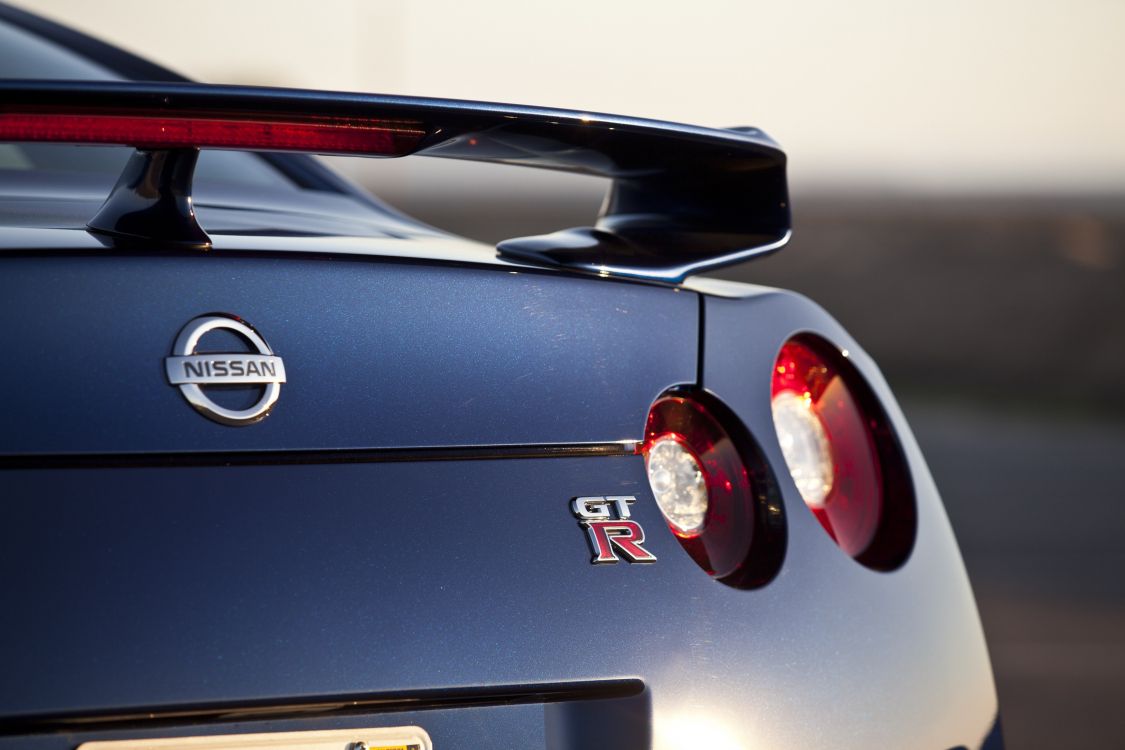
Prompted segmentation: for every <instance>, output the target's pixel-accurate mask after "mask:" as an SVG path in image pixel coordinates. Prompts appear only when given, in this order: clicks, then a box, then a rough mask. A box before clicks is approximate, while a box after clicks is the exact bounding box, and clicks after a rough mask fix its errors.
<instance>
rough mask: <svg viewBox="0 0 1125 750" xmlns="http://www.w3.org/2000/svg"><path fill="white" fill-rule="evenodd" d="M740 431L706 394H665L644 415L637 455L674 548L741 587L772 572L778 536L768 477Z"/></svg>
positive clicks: (779, 517)
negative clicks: (677, 544) (642, 461)
mask: <svg viewBox="0 0 1125 750" xmlns="http://www.w3.org/2000/svg"><path fill="white" fill-rule="evenodd" d="M726 425H730V429H728V428H727V426H726ZM740 426H741V423H739V422H738V420H737V419H735V418H734V417H733V415H731V414H730V413H729V412H728V411H727V410H726V409H725V407H723V406H722V404H720V403H719V402H718V401H717V400H715V399H714V398H712V397H710V396H708V395H706V394H703V393H695V392H691V393H674V394H670V395H667V396H664V397H662V398H660V399H659V400H657V402H656V403H655V404H653V406H652V409H651V410H650V411H649V416H648V425H647V429H646V433H645V443H644V446H643V447H642V453H643V454H644V457H645V466H646V469H647V471H648V480H649V486H650V487H651V488H652V494H653V497H654V498H655V499H656V503H657V505H658V506H659V507H660V511H661V513H663V514H664V519H665V521H667V523H668V527H669V528H670V529H671V530H672V532H673V533H674V534H675V535H676V538H677V539H678V540H679V542H680V544H681V545H683V547H684V549H685V550H687V552H688V554H689V555H691V557H692V559H694V560H695V562H696V563H698V564H699V566H700V567H701V568H703V569H704V570H705V571H707V573H709V574H710V575H712V576H713V577H715V578H718V579H720V580H722V581H723V582H725V583H729V584H731V585H734V586H738V587H744V588H749V587H753V586H758V585H761V584H762V583H765V582H766V581H768V580H769V579H770V578H772V577H773V575H774V573H776V570H777V567H778V566H779V565H780V560H781V555H782V553H783V552H784V543H785V533H784V518H783V514H782V512H781V505H780V501H779V499H778V495H777V493H776V487H775V483H774V482H773V478H772V475H770V473H769V471H768V469H767V468H766V464H765V461H764V459H763V458H762V457H761V453H760V452H759V451H758V449H757V447H756V446H755V445H754V444H753V441H752V440H751V439H750V437H749V435H747V434H745V430H740V429H738V428H739V427H740ZM732 433H733V434H732Z"/></svg>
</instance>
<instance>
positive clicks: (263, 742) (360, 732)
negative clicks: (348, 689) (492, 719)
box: [78, 727, 433, 750]
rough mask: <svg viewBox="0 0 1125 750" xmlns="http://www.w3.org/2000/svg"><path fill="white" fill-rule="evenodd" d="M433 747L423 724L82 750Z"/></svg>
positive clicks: (94, 745) (113, 743)
mask: <svg viewBox="0 0 1125 750" xmlns="http://www.w3.org/2000/svg"><path fill="white" fill-rule="evenodd" d="M251 748H253V750H433V745H432V744H431V743H430V735H428V734H426V731H425V730H424V729H422V728H421V727H379V728H376V729H331V730H327V731H316V732H269V733H266V734H216V735H207V736H195V737H165V738H161V739H152V740H106V741H102V740H99V741H98V742H84V743H82V744H81V745H79V746H78V750H250V749H251Z"/></svg>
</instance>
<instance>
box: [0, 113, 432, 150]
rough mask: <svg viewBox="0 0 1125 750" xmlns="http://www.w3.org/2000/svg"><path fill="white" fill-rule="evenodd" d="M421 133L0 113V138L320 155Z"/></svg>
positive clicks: (333, 121)
mask: <svg viewBox="0 0 1125 750" xmlns="http://www.w3.org/2000/svg"><path fill="white" fill-rule="evenodd" d="M425 134H426V131H425V130H424V129H423V128H422V127H421V124H420V123H417V122H409V121H407V122H399V121H388V120H368V119H361V118H345V117H338V118H333V117H317V118H307V117H306V118H302V117H299V116H296V117H295V116H293V115H284V114H283V115H278V116H277V117H276V118H273V117H272V116H269V115H265V116H263V115H262V114H255V116H254V118H253V119H241V118H237V117H229V116H216V115H214V114H207V113H200V114H198V115H177V116H166V115H165V116H151V115H144V114H105V113H99V112H89V113H76V112H75V111H74V110H73V109H72V110H68V111H67V112H65V113H63V112H52V111H40V112H0V141H46V142H55V143H84V144H98V145H122V146H136V147H138V148H144V149H164V148H193V147H194V148H219V149H238V150H253V151H306V152H314V153H321V154H366V155H370V156H403V155H406V154H409V153H412V152H413V151H414V150H415V149H416V148H417V146H418V144H419V142H421V140H422V137H423V136H424V135H425Z"/></svg>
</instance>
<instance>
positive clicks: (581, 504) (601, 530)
mask: <svg viewBox="0 0 1125 750" xmlns="http://www.w3.org/2000/svg"><path fill="white" fill-rule="evenodd" d="M635 502H637V498H635V497H633V496H632V495H610V496H596V497H576V498H574V499H573V500H572V501H571V502H570V509H571V510H572V511H574V515H575V516H577V517H578V525H579V526H581V527H582V528H584V529H586V534H587V536H588V537H589V539H590V551H591V552H592V553H593V554H594V557H593V558H592V559H591V560H590V562H592V563H593V564H594V565H602V564H605V563H615V562H617V561H618V560H620V559H621V557H623V558H625V560H626V562H631V563H651V562H656V555H654V554H652V553H651V552H649V551H648V550H647V549H645V548H644V547H643V546H641V545H643V544H644V541H645V531H644V529H642V528H641V525H640V524H639V523H637V522H636V521H633V520H630V515H631V514H630V512H629V506H630V505H632V504H633V503H635ZM615 516H616V517H615ZM618 553H620V555H621V557H618Z"/></svg>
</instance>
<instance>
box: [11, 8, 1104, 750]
mask: <svg viewBox="0 0 1125 750" xmlns="http://www.w3.org/2000/svg"><path fill="white" fill-rule="evenodd" d="M20 4H21V5H23V6H24V7H26V8H27V9H29V10H32V11H35V12H39V13H41V14H44V15H47V16H49V17H53V18H55V19H57V20H60V21H63V22H65V23H67V24H70V25H73V26H76V27H78V28H80V29H82V30H85V31H87V32H90V33H93V34H95V35H96V36H100V37H102V38H104V39H106V40H108V41H110V42H114V43H117V44H119V45H121V46H123V47H125V48H127V49H130V50H132V51H135V52H137V53H139V54H141V55H143V56H145V57H148V58H150V59H153V60H155V61H157V62H160V63H163V64H165V65H167V66H168V67H171V68H173V69H175V70H177V71H179V72H181V73H184V74H186V75H188V76H191V77H193V78H196V79H199V80H203V81H208V82H223V83H255V84H268V85H280V86H296V87H310V88H324V89H342V90H360V91H377V92H385V93H409V94H418V95H428V96H443V97H456V98H468V99H485V100H496V101H509V102H519V103H526V104H544V105H552V106H559V107H567V108H572V109H578V110H583V111H608V112H615V113H623V114H630V115H637V116H647V117H656V118H662V119H671V120H681V121H687V122H692V123H697V124H704V125H715V126H730V125H756V126H759V127H762V128H764V129H765V130H766V131H767V132H769V133H770V134H771V135H772V136H773V137H774V138H776V139H777V140H778V141H780V143H781V144H782V145H783V146H784V147H785V148H786V150H787V151H788V152H789V154H790V160H791V161H790V165H791V171H790V175H791V187H792V194H793V201H792V202H793V207H794V213H795V233H794V240H793V243H792V244H791V245H790V246H789V247H788V248H787V249H786V250H784V251H783V252H781V253H780V254H778V255H776V256H773V257H771V258H769V259H765V260H762V261H758V262H754V263H751V264H748V265H745V266H741V267H737V268H734V269H731V270H729V271H725V272H723V273H722V274H718V275H721V276H724V277H726V278H734V279H738V280H742V281H750V282H754V283H759V284H767V285H776V286H784V287H788V288H792V289H796V290H799V291H801V292H804V293H805V294H807V295H809V296H811V297H812V298H814V299H816V300H817V301H819V302H820V303H821V304H823V305H824V306H825V307H827V308H828V309H829V310H830V311H831V312H832V313H833V314H834V315H836V316H837V317H838V318H839V319H840V320H841V321H842V322H843V324H844V325H845V326H846V327H847V328H849V329H850V330H851V332H852V333H853V334H854V335H855V337H856V338H857V339H858V340H859V341H860V342H861V343H862V344H863V345H864V346H865V347H866V348H867V349H868V350H869V351H870V352H871V353H872V354H873V355H874V357H875V358H876V360H877V361H879V362H880V363H881V365H882V367H883V369H884V371H885V373H886V374H887V377H888V379H889V380H890V382H891V385H892V386H893V387H894V388H895V389H896V391H897V392H898V394H899V395H900V397H901V399H902V401H903V405H904V409H905V410H906V412H907V415H908V417H910V419H911V421H912V424H913V426H914V428H915V431H916V434H917V437H918V439H919V441H920V442H921V444H922V447H923V449H924V450H925V451H926V453H927V456H928V458H929V460H930V463H931V468H932V470H933V473H934V475H935V477H936V479H937V482H938V485H939V487H940V488H941V490H942V492H943V495H944V498H945V502H946V505H947V508H948V511H949V515H950V517H951V518H952V521H953V524H954V526H955V528H956V531H957V534H958V538H959V540H960V543H961V547H962V551H963V553H964V557H965V561H966V564H967V566H968V568H969V572H970V574H971V576H972V579H973V583H974V587H975V589H976V592H977V597H978V602H979V605H980V610H981V616H982V619H983V621H984V626H985V629H986V631H987V633H988V637H989V643H990V647H991V652H992V659H993V666H994V669H995V671H996V678H997V685H998V689H999V692H1000V701H1001V707H1002V711H1003V720H1004V725H1005V733H1006V735H1007V737H1008V741H1009V745H1010V746H1011V747H1013V748H1039V747H1052V746H1056V745H1063V744H1066V745H1071V746H1083V745H1085V746H1105V747H1123V746H1125V711H1122V710H1121V709H1120V705H1121V704H1122V702H1123V701H1125V580H1123V579H1125V545H1123V544H1122V543H1121V540H1122V537H1123V535H1125V490H1122V481H1121V479H1120V475H1121V473H1122V469H1123V468H1125V200H1123V199H1125V95H1123V91H1125V88H1123V85H1122V76H1123V74H1125V44H1123V43H1122V39H1123V34H1125V3H1122V2H1120V0H1070V1H1069V2H1066V3H1062V2H1045V1H1044V0H943V1H942V2H931V3H902V2H895V1H894V0H852V2H848V3H840V2H835V1H834V0H805V2H801V3H776V2H775V3H763V2H751V1H748V0H740V1H739V2H713V1H708V0H697V2H692V3H675V4H658V3H652V2H646V3H641V2H631V3H617V4H614V3H610V2H605V0H601V1H599V2H594V1H593V0H572V1H571V2H568V3H553V4H550V5H546V4H544V5H542V6H540V5H539V4H537V3H533V2H526V0H525V1H523V2H520V1H518V0H477V1H476V2H448V3H442V2H427V3H421V2H408V0H317V2H315V3H312V2H305V3H296V2H282V0H270V1H268V2H261V1H255V2H231V1H230V0H192V2H190V3H178V4H169V5H166V6H165V5H162V4H157V3H152V2H150V1H145V0H99V2H96V3H91V2H88V0H39V1H38V2H31V1H30V0H24V1H23V2H21V3H20ZM334 163H335V164H336V165H337V166H339V167H340V168H342V169H344V170H345V171H347V172H348V173H349V174H350V175H351V176H352V177H353V178H355V179H356V180H358V181H360V182H362V183H363V184H365V185H367V186H369V187H371V189H372V190H374V191H375V192H377V193H378V194H379V195H381V196H382V197H383V198H385V199H387V200H388V201H389V202H391V203H393V204H395V205H397V206H398V207H400V208H401V209H403V210H405V211H406V212H408V213H412V214H414V215H416V216H418V217H420V218H422V219H424V220H426V221H428V222H430V223H432V224H435V225H437V226H440V227H443V228H446V229H450V230H453V231H456V232H460V233H463V234H466V235H468V236H471V237H476V238H479V239H483V240H488V241H495V240H498V239H501V238H505V237H512V236H519V235H524V234H530V233H536V232H541V231H547V230H552V229H557V228H559V227H562V226H576V225H583V224H587V223H589V221H590V220H591V218H592V217H593V215H594V213H595V212H596V209H597V206H598V204H599V202H600V199H601V197H602V192H603V191H604V189H605V185H604V184H602V183H601V182H599V181H598V180H594V179H588V178H581V177H565V178H564V177H562V176H558V175H542V174H538V173H535V172H533V171H531V170H512V169H508V168H497V167H485V166H479V165H473V164H467V163H459V162H442V161H440V160H423V159H419V160H403V161H401V162H390V161H370V160H334ZM904 679H909V677H908V676H904Z"/></svg>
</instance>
